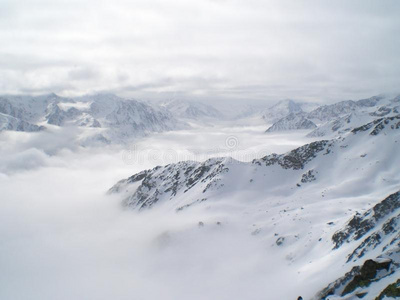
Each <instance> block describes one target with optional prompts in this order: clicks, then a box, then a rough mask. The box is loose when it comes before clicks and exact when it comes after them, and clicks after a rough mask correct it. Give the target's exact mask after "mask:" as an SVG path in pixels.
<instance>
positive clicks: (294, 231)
mask: <svg viewBox="0 0 400 300" xmlns="http://www.w3.org/2000/svg"><path fill="white" fill-rule="evenodd" d="M399 153H400V115H396V116H392V117H384V118H378V119H376V120H374V121H372V122H370V123H367V124H364V125H363V126H360V127H357V128H353V129H352V130H351V131H348V132H346V133H344V134H343V135H342V136H341V137H339V138H336V139H332V140H321V141H316V142H313V143H310V144H307V145H304V146H302V147H299V148H297V149H294V150H292V151H290V152H287V153H285V154H280V155H278V154H272V155H268V156H265V157H263V158H261V159H255V160H253V161H252V162H249V163H246V162H239V161H236V160H233V159H231V158H213V159H209V160H207V161H205V162H193V161H186V162H180V163H176V164H171V165H167V166H160V167H156V168H154V169H151V170H145V171H142V172H140V173H138V174H135V175H133V176H131V177H129V178H127V179H123V180H121V181H119V182H118V183H117V184H115V185H114V186H113V187H112V188H111V189H110V191H109V192H110V193H111V194H116V195H120V198H121V200H122V202H123V203H124V205H125V206H127V207H130V208H132V209H135V210H144V209H149V208H158V209H161V208H162V209H167V210H175V211H176V212H179V213H184V212H185V211H186V210H191V209H200V208H202V207H203V208H204V209H206V210H205V211H206V213H208V214H210V215H213V214H214V213H215V212H216V211H221V210H224V211H226V210H229V212H230V213H229V215H230V218H228V219H226V220H225V222H224V224H226V225H224V226H230V225H229V224H233V223H234V222H235V220H237V219H240V220H245V223H246V224H247V225H245V226H248V231H249V234H251V235H253V236H254V238H258V239H260V240H261V241H262V242H263V243H264V245H265V247H266V249H271V250H270V251H268V250H267V251H266V255H276V259H279V260H281V263H283V264H288V265H290V266H293V268H295V269H296V270H299V272H300V271H301V272H310V273H311V274H314V275H312V276H315V277H318V278H319V279H318V280H320V281H318V282H319V289H320V290H321V292H318V291H317V290H314V291H310V292H309V293H310V294H309V295H308V296H309V298H310V297H311V296H313V295H314V296H315V299H352V298H351V297H356V295H358V296H357V297H360V296H362V295H363V294H365V293H367V294H366V295H367V298H365V299H375V298H376V297H379V295H380V294H382V293H386V292H387V291H386V288H387V287H388V288H389V289H390V286H391V285H392V284H395V285H396V280H397V279H398V278H399V276H400V269H399V266H400V264H399V257H400V256H399V253H400V250H399V249H400V248H399V246H400V244H399V242H398V240H399V236H398V226H399V221H398V220H399V218H400V215H399V212H400V211H399V209H400V205H399V201H400V199H399V197H398V191H399V187H400V172H399V167H398V166H399V165H400V155H399ZM201 223H202V224H201V226H204V224H206V222H201ZM199 225H200V224H199ZM275 247H279V249H280V250H279V251H278V252H275V251H273V250H272V249H274V248H275ZM310 270H313V271H312V272H311V271H310ZM371 270H372V271H371ZM321 275H323V277H322V278H323V280H322V279H321ZM310 276H311V275H310ZM338 278H339V279H338ZM308 280H310V281H312V280H315V278H314V277H310V278H308ZM324 286H326V287H327V288H324ZM385 291H386V292H385ZM344 294H345V297H344V298H341V297H342V295H344ZM382 298H383V296H382V297H381V298H378V299H382Z"/></svg>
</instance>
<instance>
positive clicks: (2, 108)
mask: <svg viewBox="0 0 400 300" xmlns="http://www.w3.org/2000/svg"><path fill="white" fill-rule="evenodd" d="M0 113H2V114H3V117H2V124H6V121H7V124H8V125H3V126H2V128H4V129H6V130H19V131H36V129H39V128H40V129H43V128H44V127H48V125H53V126H75V127H82V128H88V129H89V128H90V129H91V130H89V131H87V132H86V135H85V139H96V140H97V141H99V140H103V141H104V142H111V141H112V142H117V143H119V142H124V141H126V140H129V139H132V138H135V137H141V136H145V135H147V134H149V133H152V132H163V131H168V130H176V129H180V128H185V127H186V125H185V124H184V123H183V122H180V121H178V120H177V119H176V118H174V117H173V116H172V114H171V113H170V112H169V111H168V110H166V109H164V108H161V107H158V108H155V107H152V106H150V105H147V104H145V103H143V102H140V101H136V100H128V99H123V98H120V97H117V96H115V95H111V94H99V95H88V96H83V97H79V98H63V97H59V96H57V95H55V94H50V95H45V96H38V97H30V96H2V97H0ZM6 116H7V117H6ZM17 123H18V124H20V125H18V124H17ZM28 125H29V126H28Z"/></svg>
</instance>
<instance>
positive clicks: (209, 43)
mask: <svg viewBox="0 0 400 300" xmlns="http://www.w3.org/2000/svg"><path fill="white" fill-rule="evenodd" d="M0 5H1V9H0V10H1V11H6V12H7V13H4V15H5V16H6V17H5V18H2V20H1V21H0V37H1V39H2V47H1V49H0V65H1V66H2V68H1V71H0V77H1V79H2V87H1V88H2V91H3V92H4V93H7V92H24V91H25V92H26V91H36V92H50V91H54V92H57V93H62V94H65V95H68V94H69V95H72V94H73V95H75V94H82V93H86V92H92V91H100V90H108V91H114V92H117V93H120V94H122V95H129V96H137V97H146V98H147V97H149V98H151V97H156V96H157V95H159V94H160V93H161V95H162V93H164V92H170V91H176V92H179V93H183V94H184V95H186V96H193V95H201V96H202V97H207V98H210V97H236V98H250V99H276V98H286V97H296V98H310V99H315V100H316V99H318V100H319V99H320V98H323V97H326V98H330V99H343V98H349V97H350V98H357V97H360V98H361V97H365V96H370V95H372V94H375V93H379V92H393V91H396V90H397V89H398V86H397V83H398V78H399V75H400V71H399V70H400V68H399V58H398V55H397V51H398V47H399V46H400V45H399V44H400V41H399V39H398V38H397V36H398V35H399V28H400V21H399V19H398V16H397V14H396V13H395V12H396V11H398V9H399V3H398V2H397V1H386V2H385V4H382V3H381V2H378V1H352V2H348V1H335V2H320V1H296V2H295V3H293V1H268V2H266V1H258V0H252V1H158V0H150V1H139V0H136V1H123V0H117V1H112V2H109V1H92V0H87V1H62V0H56V1H29V2H26V1H15V0H13V1H9V0H6V1H2V3H1V4H0ZM1 58H3V59H1ZM78 70H80V72H83V71H85V72H89V73H90V76H87V75H88V74H89V73H87V74H86V75H85V76H84V77H85V80H74V81H72V82H71V81H70V80H69V79H70V76H71V74H72V75H73V74H74V73H76V72H78ZM75 75H76V74H75ZM81 75H82V74H81ZM100 75H101V76H100ZM121 78H124V79H125V80H121ZM160 82H161V83H162V84H161V85H160ZM254 86H259V87H262V92H260V91H259V90H254V89H253V87H254ZM277 86H279V87H278V88H275V87H277ZM131 87H136V88H131ZM238 88H240V89H241V92H240V93H237V90H238Z"/></svg>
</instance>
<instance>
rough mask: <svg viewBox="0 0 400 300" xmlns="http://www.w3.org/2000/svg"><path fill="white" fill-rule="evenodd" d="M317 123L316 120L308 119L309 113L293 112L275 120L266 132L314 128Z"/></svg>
mask: <svg viewBox="0 0 400 300" xmlns="http://www.w3.org/2000/svg"><path fill="white" fill-rule="evenodd" d="M314 128H317V125H315V124H314V122H312V121H310V120H309V119H307V114H305V113H297V114H294V113H291V114H289V115H287V116H286V117H284V118H282V119H280V120H279V121H277V122H275V123H274V124H273V125H272V126H271V127H269V128H268V129H267V130H266V132H275V131H286V130H299V129H314Z"/></svg>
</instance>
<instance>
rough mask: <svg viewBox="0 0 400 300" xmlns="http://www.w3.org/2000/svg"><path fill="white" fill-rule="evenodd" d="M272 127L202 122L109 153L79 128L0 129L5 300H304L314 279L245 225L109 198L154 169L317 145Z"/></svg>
mask: <svg viewBox="0 0 400 300" xmlns="http://www.w3.org/2000/svg"><path fill="white" fill-rule="evenodd" d="M265 128H266V127H265V126H253V127H229V126H226V127H224V126H219V127H207V128H203V127H198V128H196V129H193V130H186V131H177V132H168V133H162V134H156V135H153V136H150V137H147V138H144V139H141V140H139V141H138V142H137V143H136V144H134V145H128V146H124V147H122V146H121V147H119V146H108V147H103V148H99V147H98V148H82V147H77V146H76V145H75V144H74V133H73V132H71V130H70V129H61V130H60V131H58V132H53V131H48V132H42V133H35V134H27V133H16V132H3V133H1V134H0V153H1V156H0V195H1V201H0V270H1V271H0V299H7V300H8V299H10V300H14V299H29V300H36V299H37V300H43V299H52V300H55V299H57V300H58V299H63V300H64V299H65V300H67V299H68V300H70V299H118V300H120V299H130V300H132V299H134V300H140V299H171V300H179V299H192V300H194V299H209V300H210V299H218V300H225V299H226V300H232V299H247V300H250V299H257V300H261V299H271V300H272V299H296V298H297V296H298V293H300V292H305V289H306V284H305V283H304V282H302V281H301V278H298V277H296V274H297V272H294V270H293V268H292V269H290V267H289V266H288V265H287V264H285V263H284V262H283V263H282V262H280V261H275V260H274V259H273V257H274V256H273V255H270V254H269V251H273V250H270V249H268V248H266V247H265V245H261V243H260V242H259V241H258V240H257V239H254V238H253V237H252V236H251V235H249V233H248V231H246V230H245V228H243V226H241V221H240V220H237V221H235V222H231V223H230V225H229V226H205V227H204V228H202V229H200V228H198V222H199V221H203V220H205V219H207V218H208V219H210V218H211V219H213V220H217V219H216V218H219V217H222V218H223V216H221V215H212V216H210V215H206V212H205V211H196V210H192V211H191V210H187V212H185V213H180V214H177V213H174V212H163V211H160V210H157V209H154V210H151V211H148V212H141V213H140V214H137V213H136V212H134V211H130V210H124V209H123V208H122V206H121V205H120V199H118V198H116V197H115V196H106V195H105V193H106V191H107V190H108V189H109V188H110V187H111V186H112V185H113V184H114V183H115V182H117V181H118V180H120V179H122V178H126V177H128V176H130V175H132V174H134V173H136V172H138V171H141V170H143V169H147V168H151V167H154V166H156V165H160V164H167V163H170V162H174V161H178V160H185V159H193V160H204V159H207V158H208V157H214V156H226V155H230V156H234V157H236V158H238V159H240V160H246V161H250V160H251V159H253V158H255V157H260V156H262V155H265V154H270V153H271V152H278V153H282V152H285V151H287V150H290V149H293V148H295V147H297V146H299V145H302V144H304V143H306V142H309V141H310V140H309V139H305V138H304V135H305V132H303V131H300V132H296V133H290V134H289V133H283V134H264V130H265ZM208 213H209V212H208ZM208 213H207V214H208ZM218 214H221V212H218ZM275 251H276V250H275Z"/></svg>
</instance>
